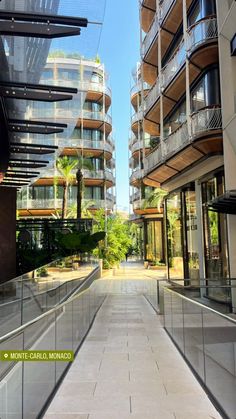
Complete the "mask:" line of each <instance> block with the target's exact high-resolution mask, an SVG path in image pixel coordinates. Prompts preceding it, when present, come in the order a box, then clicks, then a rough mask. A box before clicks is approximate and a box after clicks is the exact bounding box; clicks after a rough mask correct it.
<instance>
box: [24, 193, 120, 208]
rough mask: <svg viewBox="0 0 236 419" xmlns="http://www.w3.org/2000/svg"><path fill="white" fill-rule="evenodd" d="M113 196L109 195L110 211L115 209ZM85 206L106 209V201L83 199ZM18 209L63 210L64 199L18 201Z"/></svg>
mask: <svg viewBox="0 0 236 419" xmlns="http://www.w3.org/2000/svg"><path fill="white" fill-rule="evenodd" d="M111 196H113V195H110V194H109V195H107V198H106V199H107V201H108V202H107V205H108V206H109V209H112V208H113V203H114V197H113V198H111ZM67 203H68V206H69V207H70V206H73V205H75V204H76V199H69V200H68V202H67ZM83 203H84V204H87V203H88V204H90V203H91V205H90V206H91V207H93V206H95V207H96V208H100V207H101V208H104V207H105V204H106V202H105V200H104V199H92V198H91V199H83ZM17 209H19V210H23V209H24V210H26V209H28V210H30V209H38V210H40V209H45V210H50V209H52V210H61V209H62V199H58V198H55V199H24V200H18V201H17Z"/></svg>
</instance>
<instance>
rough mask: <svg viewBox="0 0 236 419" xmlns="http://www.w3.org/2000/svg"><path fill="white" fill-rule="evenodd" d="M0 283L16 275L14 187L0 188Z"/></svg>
mask: <svg viewBox="0 0 236 419" xmlns="http://www.w3.org/2000/svg"><path fill="white" fill-rule="evenodd" d="M0 272H1V274H0V283H1V282H5V281H8V280H9V279H12V278H15V277H16V189H15V188H4V187H1V188H0Z"/></svg>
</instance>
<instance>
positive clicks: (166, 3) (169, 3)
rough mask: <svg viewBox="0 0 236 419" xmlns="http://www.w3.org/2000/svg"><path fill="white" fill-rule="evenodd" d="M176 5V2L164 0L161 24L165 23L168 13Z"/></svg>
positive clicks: (161, 9)
mask: <svg viewBox="0 0 236 419" xmlns="http://www.w3.org/2000/svg"><path fill="white" fill-rule="evenodd" d="M174 3H176V0H163V2H162V4H161V6H160V22H163V20H164V19H165V17H166V15H167V12H168V11H169V10H170V7H171V6H172V4H174Z"/></svg>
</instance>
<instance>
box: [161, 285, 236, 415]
mask: <svg viewBox="0 0 236 419" xmlns="http://www.w3.org/2000/svg"><path fill="white" fill-rule="evenodd" d="M164 320H165V329H166V330H167V332H168V333H169V334H170V336H171V337H172V339H173V340H174V342H175V344H176V345H177V346H178V348H179V349H180V351H181V352H182V354H183V355H184V357H185V359H186V360H187V361H188V362H189V364H190V365H191V367H192V368H193V370H194V371H195V373H196V374H197V375H198V377H199V378H200V380H201V381H202V383H203V384H204V385H205V387H206V388H207V390H208V391H209V392H210V393H211V395H212V396H213V398H214V399H215V401H216V402H217V403H218V405H219V406H220V407H221V409H222V411H223V412H225V413H226V417H227V418H230V419H234V418H235V412H236V398H235V394H236V380H235V365H236V353H235V345H236V316H235V315H231V316H229V315H226V314H223V313H221V312H219V311H218V310H215V309H213V308H211V307H206V305H203V304H202V303H200V302H197V301H193V300H192V299H191V298H188V297H186V296H185V295H181V294H180V293H179V292H176V291H174V290H172V289H168V288H165V289H164Z"/></svg>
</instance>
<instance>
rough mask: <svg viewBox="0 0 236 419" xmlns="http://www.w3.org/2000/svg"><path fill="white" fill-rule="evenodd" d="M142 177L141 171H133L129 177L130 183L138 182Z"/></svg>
mask: <svg viewBox="0 0 236 419" xmlns="http://www.w3.org/2000/svg"><path fill="white" fill-rule="evenodd" d="M142 175H143V171H142V169H136V170H134V171H133V172H132V174H131V176H130V183H132V182H136V181H137V180H140V179H141V178H142Z"/></svg>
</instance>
